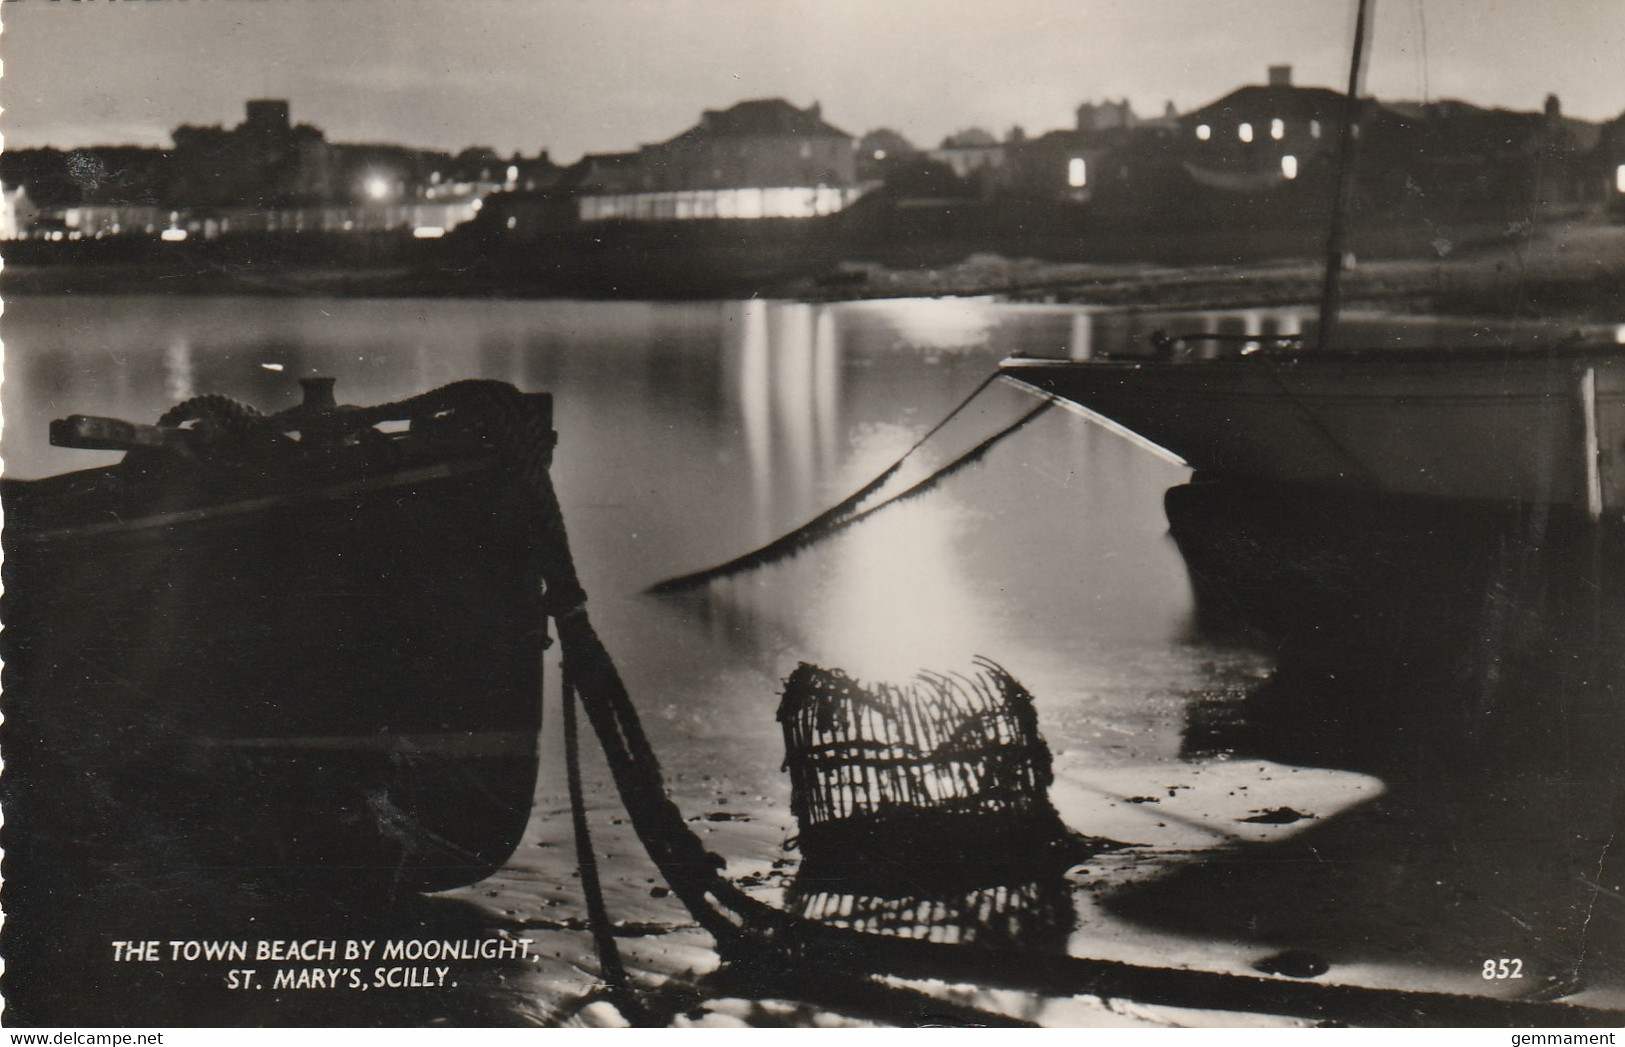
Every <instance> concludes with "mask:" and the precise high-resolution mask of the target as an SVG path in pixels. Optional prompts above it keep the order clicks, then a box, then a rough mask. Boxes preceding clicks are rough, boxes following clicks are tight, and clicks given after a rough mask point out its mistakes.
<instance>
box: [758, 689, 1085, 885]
mask: <svg viewBox="0 0 1625 1047" xmlns="http://www.w3.org/2000/svg"><path fill="white" fill-rule="evenodd" d="M778 719H779V723H780V725H781V726H782V727H783V729H784V744H785V761H784V766H785V769H786V770H787V771H789V773H790V804H791V810H792V811H793V812H794V814H795V816H796V820H797V821H798V823H799V825H800V836H799V839H798V843H799V846H800V848H801V851H802V854H803V855H804V856H805V857H806V858H808V859H809V860H817V859H832V860H847V859H856V858H863V859H870V860H876V859H878V860H882V861H888V862H898V863H918V862H921V861H926V862H941V861H945V860H952V861H983V860H986V861H1008V860H1011V859H1014V858H1017V857H1022V856H1031V855H1033V854H1035V853H1038V852H1041V851H1044V850H1046V849H1049V848H1051V847H1053V846H1054V844H1055V843H1056V841H1057V840H1058V839H1060V838H1061V837H1063V836H1064V835H1065V830H1064V828H1063V827H1062V825H1061V822H1060V819H1059V817H1058V816H1057V815H1056V813H1055V809H1054V808H1053V807H1052V806H1051V805H1050V802H1049V796H1048V789H1049V785H1050V783H1051V781H1052V780H1053V773H1052V770H1051V767H1050V754H1049V749H1048V747H1047V746H1046V745H1045V744H1044V740H1043V738H1042V737H1041V736H1040V735H1039V733H1038V715H1037V712H1036V711H1035V710H1034V708H1033V703H1032V696H1031V695H1030V694H1029V693H1028V692H1027V690H1026V689H1025V688H1024V687H1022V686H1021V684H1020V683H1018V682H1017V681H1016V680H1015V679H1014V678H1013V677H1012V676H1010V674H1009V673H1007V672H1005V671H1004V669H1002V668H1001V667H1000V666H998V665H996V664H995V663H993V662H991V661H989V660H987V659H984V658H979V659H977V661H976V671H975V672H974V673H973V674H972V675H968V676H967V675H961V674H957V673H956V674H953V675H948V676H945V675H942V674H938V673H922V674H920V675H919V676H918V677H917V678H916V679H915V680H914V681H912V682H911V683H909V684H907V685H902V686H898V685H894V684H884V683H882V684H874V685H866V684H862V683H859V682H858V681H856V680H854V679H852V678H851V677H850V676H848V675H847V674H845V673H844V672H842V671H840V670H839V669H824V668H820V667H818V666H814V665H808V664H806V663H802V664H801V665H800V666H798V667H797V668H796V670H795V672H793V673H791V675H790V678H789V679H788V680H787V681H786V682H785V687H784V696H783V700H782V701H781V702H780V704H779V711H778Z"/></svg>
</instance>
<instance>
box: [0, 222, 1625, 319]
mask: <svg viewBox="0 0 1625 1047" xmlns="http://www.w3.org/2000/svg"><path fill="white" fill-rule="evenodd" d="M629 275H631V276H632V277H633V278H632V279H618V278H617V274H615V273H613V272H607V273H605V274H593V275H590V276H588V275H584V274H582V273H567V272H563V271H562V270H555V271H551V272H541V271H538V272H535V273H532V274H528V275H527V274H523V273H507V272H503V271H500V270H497V269H493V268H491V267H489V266H487V267H485V268H483V269H476V268H475V267H469V266H458V265H449V264H443V263H442V264H435V263H432V262H426V263H423V264H417V265H368V266H358V267H336V266H327V267H323V266H299V267H276V266H265V267H258V268H256V267H254V266H252V265H234V266H226V265H210V264H200V263H199V261H198V260H197V259H195V258H186V257H183V256H176V257H175V258H173V259H162V260H139V261H126V262H108V263H93V264H89V265H76V266H69V265H60V266H57V265H52V266H43V265H18V264H13V265H9V266H7V267H6V268H5V271H4V273H3V274H0V292H3V293H4V295H5V296H7V297H11V296H18V297H22V296H65V295H75V294H82V295H107V294H132V295H140V294H178V295H186V296H232V295H245V296H274V297H282V296H286V297H340V298H343V297H380V298H451V299H466V298H493V299H499V300H526V299H542V300H545V299H557V298H589V299H611V300H614V299H629V300H635V299H654V300H676V299H686V300H727V299H734V298H751V297H760V298H780V299H794V300H800V301H808V302H841V301H867V300H881V299H891V298H922V297H986V296H995V297H1001V298H1005V299H1008V300H1012V301H1030V302H1047V303H1055V304H1067V305H1080V306H1101V307H1110V308H1137V307H1144V308H1158V309H1197V310H1201V309H1234V308H1249V307H1268V306H1283V305H1309V304H1313V303H1315V302H1317V301H1318V300H1319V297H1320V292H1321V281H1322V265H1321V263H1320V262H1318V261H1314V260H1309V259H1303V258H1296V259H1277V260H1262V261H1257V260H1250V261H1242V262H1237V263H1235V264H1198V265H1169V264H1160V263H1154V262H1076V261H1048V260H1041V259H1036V258H1009V257H1005V256H1003V255H999V254H993V253H975V254H971V255H969V256H968V257H965V258H964V259H963V260H961V261H958V262H954V263H949V264H943V265H938V266H935V267H925V266H898V265H888V264H886V263H882V262H870V261H862V260H846V261H841V262H837V263H835V264H833V265H831V266H829V267H828V268H826V269H824V270H822V271H820V272H816V273H812V274H806V273H803V274H798V275H793V276H785V275H783V274H782V273H775V272H770V271H757V272H755V273H752V272H748V271H744V270H743V269H742V270H741V271H739V272H733V273H730V272H726V271H722V270H718V271H716V272H715V273H712V274H704V273H701V274H698V275H696V274H695V273H687V274H685V276H686V277H687V279H686V281H685V282H683V283H670V282H667V283H661V282H650V281H649V280H648V279H647V277H648V275H649V272H648V271H647V270H646V271H645V272H643V273H639V274H629ZM639 276H641V277H643V279H638V278H637V277H639ZM1343 300H1344V304H1345V306H1346V307H1365V308H1380V309H1383V310H1386V311H1389V312H1393V313H1399V314H1405V315H1428V314H1433V315H1448V316H1461V317H1466V316H1485V317H1492V318H1521V319H1548V320H1555V321H1568V322H1575V323H1625V225H1596V224H1590V223H1567V224H1564V225H1562V226H1559V227H1557V228H1552V229H1548V230H1546V231H1543V232H1539V233H1534V234H1528V233H1526V232H1525V231H1523V230H1518V229H1514V230H1510V231H1509V232H1508V234H1507V235H1505V236H1504V237H1502V238H1501V240H1500V241H1499V242H1496V243H1487V244H1486V243H1479V244H1469V245H1464V246H1462V247H1460V248H1456V247H1453V246H1452V245H1449V244H1446V243H1444V242H1442V241H1441V242H1440V243H1439V244H1438V245H1437V246H1436V247H1435V249H1434V256H1433V257H1428V258H1376V259H1370V260H1358V261H1356V262H1355V263H1354V265H1353V266H1352V267H1351V268H1349V269H1348V270H1346V271H1345V273H1344V277H1343Z"/></svg>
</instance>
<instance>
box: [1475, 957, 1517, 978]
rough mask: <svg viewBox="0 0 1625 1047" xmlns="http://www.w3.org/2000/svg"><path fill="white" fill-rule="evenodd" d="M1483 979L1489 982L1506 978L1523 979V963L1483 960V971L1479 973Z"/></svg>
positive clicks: (1506, 960) (1514, 960)
mask: <svg viewBox="0 0 1625 1047" xmlns="http://www.w3.org/2000/svg"><path fill="white" fill-rule="evenodd" d="M1479 973H1480V974H1481V976H1482V977H1483V979H1484V980H1485V981H1487V982H1490V981H1495V982H1498V981H1503V980H1505V979H1507V978H1522V977H1523V961H1522V960H1519V959H1506V958H1503V959H1499V960H1485V961H1484V969H1483V970H1482V971H1481V972H1479Z"/></svg>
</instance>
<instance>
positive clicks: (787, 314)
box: [769, 304, 816, 505]
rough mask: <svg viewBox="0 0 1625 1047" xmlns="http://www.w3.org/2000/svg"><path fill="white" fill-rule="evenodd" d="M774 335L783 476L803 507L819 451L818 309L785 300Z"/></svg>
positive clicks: (775, 410) (775, 401) (775, 393)
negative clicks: (816, 396) (815, 346)
mask: <svg viewBox="0 0 1625 1047" xmlns="http://www.w3.org/2000/svg"><path fill="white" fill-rule="evenodd" d="M773 312H774V313H776V314H777V315H775V316H774V318H773V319H774V320H775V321H776V322H775V323H774V324H773V325H772V327H771V328H770V331H771V332H772V333H773V335H774V336H776V337H775V343H774V345H773V351H772V352H771V353H770V354H769V359H770V361H771V363H772V367H773V371H774V374H773V413H774V416H775V418H774V420H775V421H776V422H777V423H778V431H779V433H780V434H781V435H782V437H783V440H784V442H783V448H784V454H783V455H782V456H781V458H780V462H779V465H780V469H779V472H780V474H781V475H787V476H788V477H789V479H790V483H791V489H790V491H788V492H785V491H782V490H781V491H779V492H778V495H779V497H780V498H781V499H782V498H783V496H784V495H785V494H788V495H789V496H790V497H791V498H793V499H794V501H795V504H797V505H804V504H806V503H807V502H808V501H809V500H810V498H811V496H812V493H813V491H812V468H813V455H814V450H815V446H816V445H815V443H814V434H813V424H814V423H813V405H812V397H813V344H812V341H813V339H812V320H813V310H812V306H810V305H802V304H785V305H780V306H777V307H774V308H773Z"/></svg>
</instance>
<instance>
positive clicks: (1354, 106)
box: [1318, 0, 1375, 349]
mask: <svg viewBox="0 0 1625 1047" xmlns="http://www.w3.org/2000/svg"><path fill="white" fill-rule="evenodd" d="M1359 4H1360V6H1359V10H1358V11H1357V12H1356V13H1355V20H1354V54H1353V57H1352V58H1351V59H1350V60H1349V88H1348V93H1347V94H1345V95H1344V96H1343V125H1342V129H1341V130H1340V131H1339V133H1338V141H1337V195H1336V197H1335V198H1334V199H1333V200H1332V231H1331V234H1330V235H1329V236H1328V237H1327V238H1326V275H1325V281H1324V283H1323V284H1322V285H1321V290H1320V330H1319V334H1320V337H1319V339H1318V345H1319V346H1320V348H1322V349H1329V348H1331V344H1332V329H1333V328H1334V327H1335V326H1336V324H1337V313H1338V310H1339V309H1340V308H1341V306H1342V276H1343V256H1344V254H1345V253H1346V252H1347V250H1348V213H1349V208H1350V207H1351V206H1352V205H1353V202H1354V121H1355V119H1356V117H1358V116H1359V112H1360V81H1361V79H1362V75H1361V74H1362V73H1363V72H1364V70H1365V34H1366V28H1367V27H1368V26H1369V25H1370V21H1371V12H1372V8H1373V7H1374V6H1375V0H1359Z"/></svg>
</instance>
